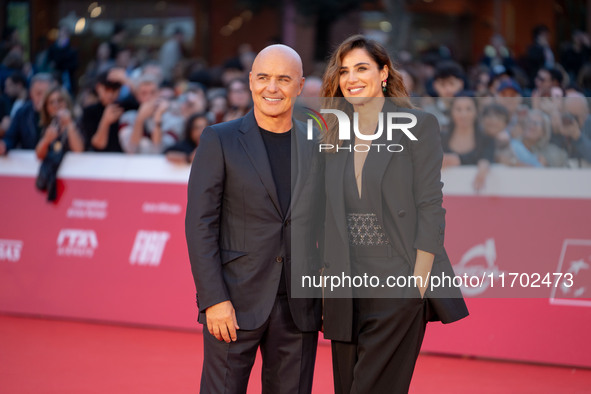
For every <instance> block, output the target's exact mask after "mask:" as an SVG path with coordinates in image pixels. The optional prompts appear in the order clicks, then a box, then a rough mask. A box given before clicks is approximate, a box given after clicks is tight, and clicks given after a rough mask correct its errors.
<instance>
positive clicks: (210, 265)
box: [185, 111, 321, 331]
mask: <svg viewBox="0 0 591 394" xmlns="http://www.w3.org/2000/svg"><path fill="white" fill-rule="evenodd" d="M291 135H292V137H291V143H292V177H291V178H292V196H291V205H290V207H289V209H288V211H287V214H286V215H285V216H283V214H282V211H281V207H280V204H279V199H278V197H277V191H276V187H275V183H274V181H273V174H272V172H271V167H270V164H269V159H268V156H267V151H266V148H265V144H264V142H263V139H262V136H261V134H260V130H259V127H258V125H257V123H256V119H255V116H254V113H253V111H251V112H249V113H248V114H247V115H245V116H244V117H243V118H240V119H237V120H234V121H230V122H226V123H221V124H217V125H214V126H211V127H208V128H206V129H205V130H204V131H203V134H202V136H201V140H200V143H199V147H198V148H197V153H196V155H195V159H194V161H193V165H192V168H191V175H190V177H189V187H188V202H187V215H186V221H185V232H186V238H187V245H188V249H189V258H190V260H191V269H192V271H193V277H194V279H195V286H196V288H197V305H198V307H199V322H200V323H202V324H205V323H206V318H205V310H206V309H207V308H208V307H210V306H212V305H215V304H217V303H220V302H222V301H226V300H230V301H231V302H232V304H233V306H234V309H235V310H236V318H237V320H238V325H239V326H240V328H241V329H245V330H253V329H256V328H259V327H260V326H262V325H263V324H264V323H265V321H266V320H267V318H268V317H269V314H270V312H271V309H272V308H273V305H274V303H275V298H276V296H277V289H278V286H279V281H280V277H281V272H282V265H284V264H285V274H286V284H287V288H288V294H289V293H290V289H291V272H292V258H291V249H292V245H291V241H292V234H291V232H292V220H291V218H292V211H293V209H294V201H297V202H298V203H297V209H296V210H297V212H305V211H306V210H308V211H313V210H314V208H313V207H312V205H313V204H315V203H317V201H316V200H315V199H314V198H312V197H311V196H310V197H306V196H307V195H308V194H309V191H308V190H307V189H309V188H310V187H311V186H312V185H311V182H308V179H309V176H308V175H309V172H310V171H311V170H314V168H316V164H315V160H313V158H314V157H315V156H314V154H313V153H314V144H313V143H311V142H310V141H307V140H306V131H305V126H304V124H303V123H301V122H298V121H295V120H294V127H293V129H292V133H291ZM298 242H299V243H298V245H294V246H293V247H294V248H295V247H298V248H299V249H300V250H303V254H302V255H304V256H305V255H308V254H310V255H313V254H314V251H313V250H310V252H309V253H308V252H307V251H306V248H311V249H316V243H315V242H314V241H312V240H311V238H310V242H307V241H303V240H298ZM293 264H294V265H295V264H298V267H296V268H297V271H298V272H301V273H304V272H306V271H308V270H309V269H311V270H316V271H317V269H318V267H310V268H308V267H307V266H306V267H304V266H303V265H306V264H308V261H297V262H293ZM300 264H301V265H300ZM288 299H289V306H290V310H291V314H292V317H293V320H294V322H295V324H296V326H297V327H298V328H299V329H300V330H301V331H317V330H319V329H320V327H321V300H320V299H312V298H291V297H289V298H288Z"/></svg>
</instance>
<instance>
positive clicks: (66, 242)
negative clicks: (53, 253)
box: [57, 228, 98, 258]
mask: <svg viewBox="0 0 591 394" xmlns="http://www.w3.org/2000/svg"><path fill="white" fill-rule="evenodd" d="M96 248H98V240H97V237H96V233H95V232H94V231H93V230H79V229H66V228H65V229H62V230H61V231H60V233H59V235H58V237H57V254H58V256H75V257H88V258H90V257H92V256H93V255H94V251H95V250H96Z"/></svg>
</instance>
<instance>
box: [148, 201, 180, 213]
mask: <svg viewBox="0 0 591 394" xmlns="http://www.w3.org/2000/svg"><path fill="white" fill-rule="evenodd" d="M181 211H182V208H181V206H180V205H179V204H170V203H166V202H145V203H144V204H143V205H142V212H144V213H163V214H168V215H178V214H179V213H181Z"/></svg>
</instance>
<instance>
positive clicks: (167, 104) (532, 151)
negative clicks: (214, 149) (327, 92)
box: [0, 25, 591, 190]
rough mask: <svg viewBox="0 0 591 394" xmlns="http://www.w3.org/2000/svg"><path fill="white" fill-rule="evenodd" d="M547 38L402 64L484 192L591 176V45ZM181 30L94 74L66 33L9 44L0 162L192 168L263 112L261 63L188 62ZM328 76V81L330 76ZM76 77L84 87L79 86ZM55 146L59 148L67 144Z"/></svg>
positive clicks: (107, 53) (246, 59) (111, 44)
mask: <svg viewBox="0 0 591 394" xmlns="http://www.w3.org/2000/svg"><path fill="white" fill-rule="evenodd" d="M549 34H550V32H549V30H548V29H547V28H546V27H544V26H538V27H536V29H534V31H533V41H532V44H531V46H530V48H529V49H528V51H527V53H526V54H524V55H523V56H521V57H520V58H516V57H514V55H513V54H512V52H511V50H510V49H509V48H507V47H506V45H505V43H504V40H503V38H502V37H501V36H500V35H495V36H493V37H492V38H491V43H490V45H488V46H487V47H486V48H485V49H484V52H483V56H482V59H481V61H480V62H479V63H478V64H475V65H472V66H471V67H470V68H469V69H468V70H467V71H466V70H465V69H464V68H463V67H462V66H461V65H460V64H459V63H457V62H455V61H454V59H453V58H452V57H451V55H450V53H449V51H445V50H442V49H441V48H438V49H437V50H433V51H427V52H425V53H422V54H420V55H419V56H417V57H416V58H413V57H412V56H411V55H410V54H409V53H407V52H401V53H399V54H398V56H397V57H396V58H397V60H398V71H399V72H400V73H401V76H402V78H403V80H404V83H405V86H406V88H407V91H408V92H409V95H410V96H411V97H412V100H413V103H414V104H415V105H416V106H417V107H420V108H423V109H424V110H426V111H429V112H431V113H433V114H435V115H436V117H437V119H438V120H439V123H440V126H441V130H442V135H441V137H442V143H443V148H444V152H445V157H444V167H449V166H457V165H475V166H477V168H478V171H477V176H476V178H475V180H474V187H475V189H477V190H478V189H481V188H482V187H483V186H484V184H485V181H486V174H487V173H488V170H489V167H490V164H491V163H500V164H503V165H507V166H532V167H586V166H589V165H590V163H591V117H590V115H589V105H588V101H587V99H586V96H588V95H589V94H590V93H591V62H590V61H589V60H590V57H591V44H590V42H589V38H588V36H587V35H586V34H585V33H582V32H580V31H576V32H574V34H573V38H572V42H570V43H566V44H564V45H562V46H561V47H560V51H557V52H558V53H556V54H555V51H554V50H553V49H552V48H551V47H550V45H549V39H548V37H549ZM183 44H184V34H183V31H182V30H180V29H176V30H175V31H174V34H173V36H172V37H171V38H170V39H169V40H168V41H166V42H165V43H164V44H163V45H162V47H161V48H160V49H159V51H158V52H157V53H153V54H152V55H151V56H149V54H146V52H145V51H143V50H140V49H138V50H133V49H132V48H131V47H127V46H125V30H124V28H122V27H121V26H119V25H117V26H116V31H114V32H113V35H112V36H111V38H110V39H109V41H105V42H103V43H101V44H100V45H98V47H97V52H96V57H95V59H94V60H92V61H91V62H90V63H89V64H88V65H87V66H86V69H85V71H84V73H82V74H81V73H76V69H77V67H79V66H80V65H79V64H78V59H77V52H76V50H75V49H74V48H72V46H71V43H70V40H69V33H68V31H67V29H66V28H61V29H60V33H59V35H58V39H57V40H56V42H55V43H54V44H53V45H51V46H50V47H49V48H48V49H47V50H45V51H43V52H42V53H39V54H37V56H36V57H35V58H34V59H35V60H34V61H33V62H32V63H27V62H25V61H24V60H23V59H24V57H23V45H22V43H21V42H20V41H19V38H18V34H17V32H16V31H15V30H14V29H7V30H6V31H5V33H4V36H3V41H2V42H1V44H0V62H1V66H0V84H1V87H2V90H1V92H0V154H2V155H5V154H7V153H8V152H9V151H10V150H11V149H34V150H36V152H37V156H38V157H39V158H40V159H43V158H44V157H45V155H46V154H47V151H48V150H49V149H56V147H57V148H59V149H60V150H62V149H63V150H65V151H68V150H69V151H73V152H80V151H96V152H124V153H129V154H165V155H166V157H167V158H168V159H169V160H171V161H173V162H182V163H190V162H191V160H192V158H193V155H194V153H195V149H196V147H197V145H198V144H199V137H200V134H201V132H202V131H203V129H204V128H205V127H207V126H208V125H211V124H215V123H220V122H224V121H228V120H232V119H236V118H239V117H241V116H243V115H245V114H246V113H247V112H248V111H249V110H250V109H251V107H252V99H251V93H250V90H249V84H248V72H249V71H250V68H251V66H252V61H253V59H254V52H253V50H252V48H251V47H250V46H249V45H242V46H241V47H240V48H239V49H238V52H237V54H236V56H235V57H234V58H232V59H228V60H227V61H226V62H225V63H224V64H223V65H221V66H216V67H207V66H206V65H205V64H204V62H202V61H198V60H192V59H190V58H189V57H188V56H186V55H185V54H186V51H185V50H184V48H183ZM319 69H322V68H321V67H319ZM76 75H81V77H80V78H78V79H76V78H75V76H76ZM320 77H321V75H309V76H308V77H307V78H306V85H305V88H304V91H303V93H302V96H304V98H303V100H304V101H305V103H306V105H307V106H315V105H317V103H318V101H314V100H313V98H314V97H317V96H318V95H319V94H320ZM56 142H58V143H57V144H56Z"/></svg>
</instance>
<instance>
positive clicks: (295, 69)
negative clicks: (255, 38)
mask: <svg viewBox="0 0 591 394" xmlns="http://www.w3.org/2000/svg"><path fill="white" fill-rule="evenodd" d="M302 74H303V72H302V63H301V60H300V58H299V56H298V54H297V53H296V52H295V51H294V50H293V49H291V48H289V47H287V46H284V45H272V46H270V47H267V48H265V49H263V50H262V51H261V52H260V53H259V54H258V55H257V57H256V59H255V60H254V63H253V65H252V71H251V72H250V76H249V81H250V90H251V91H252V100H253V103H254V112H255V116H256V119H257V122H259V125H260V126H261V127H263V128H265V127H269V126H263V125H261V124H260V122H272V123H274V124H278V123H280V122H282V121H286V122H287V121H289V122H291V114H292V108H293V103H294V100H295V98H296V97H297V96H298V95H299V94H300V92H301V91H302V88H303V86H304V78H303V76H302ZM290 124H291V123H290ZM271 131H273V130H271ZM283 131H286V130H283Z"/></svg>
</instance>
